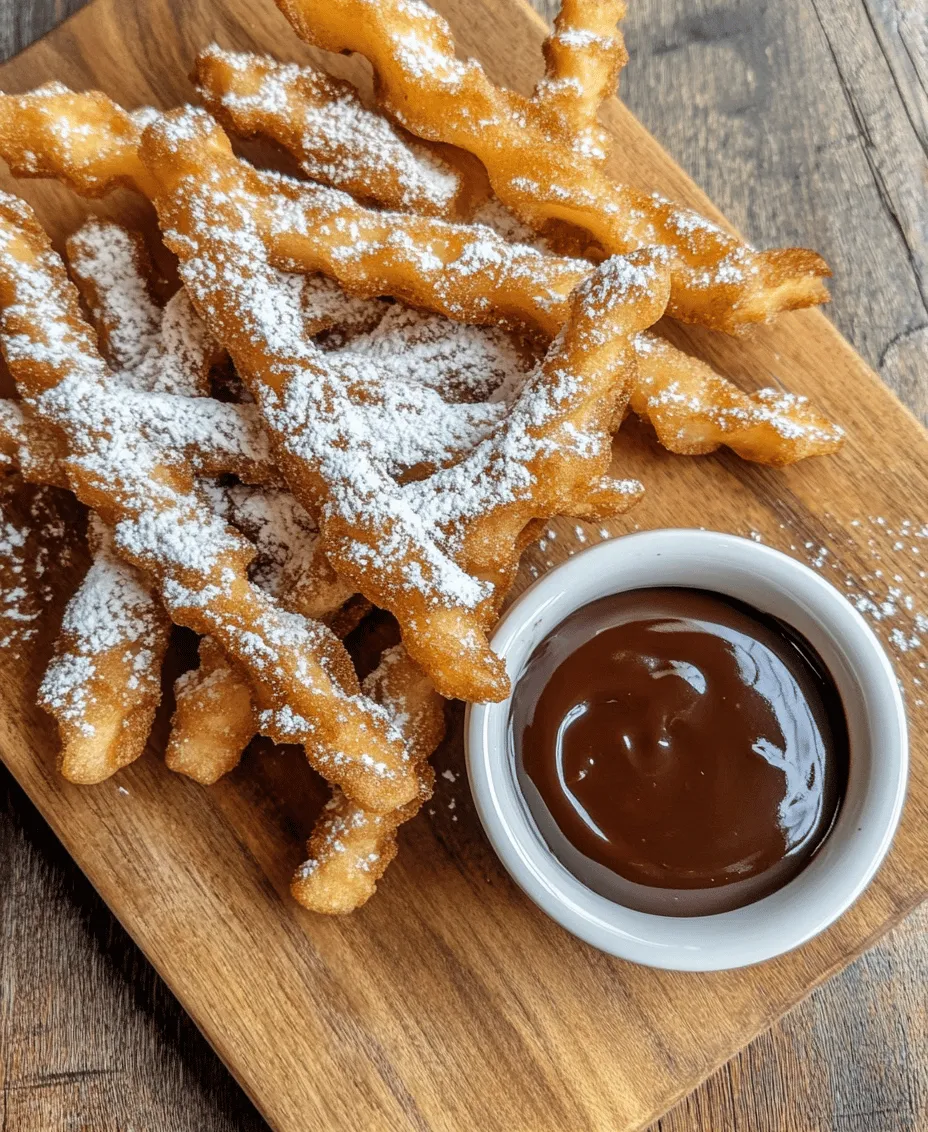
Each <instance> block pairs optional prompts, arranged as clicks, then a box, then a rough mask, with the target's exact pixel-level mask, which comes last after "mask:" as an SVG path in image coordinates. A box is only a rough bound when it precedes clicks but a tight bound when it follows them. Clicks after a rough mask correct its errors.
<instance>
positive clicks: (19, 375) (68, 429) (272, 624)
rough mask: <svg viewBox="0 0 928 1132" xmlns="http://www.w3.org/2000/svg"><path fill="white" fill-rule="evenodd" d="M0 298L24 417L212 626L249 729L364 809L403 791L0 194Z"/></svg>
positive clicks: (193, 620) (310, 637)
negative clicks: (257, 699)
mask: <svg viewBox="0 0 928 1132" xmlns="http://www.w3.org/2000/svg"><path fill="white" fill-rule="evenodd" d="M0 301H2V304H3V308H4V310H3V319H2V330H3V344H4V350H5V353H6V358H7V362H8V364H9V367H10V370H11V372H12V373H13V376H14V378H15V380H16V382H17V385H18V387H19V389H20V391H21V393H22V394H23V396H24V399H26V400H27V402H28V403H30V404H31V405H32V407H33V408H34V409H35V411H36V413H37V415H38V416H39V417H40V418H42V419H45V420H49V421H51V422H53V423H54V424H55V425H56V426H58V427H60V428H61V429H62V432H63V433H64V435H65V436H66V439H67V442H68V449H69V452H68V456H69V458H68V473H69V478H70V479H71V483H72V487H73V488H74V490H75V493H76V494H77V495H78V497H79V498H80V499H81V500H82V501H83V502H84V503H86V504H87V505H89V506H91V507H93V508H94V509H96V510H97V511H98V512H99V513H100V515H101V518H102V519H103V520H104V522H106V523H107V524H108V525H110V526H111V527H112V528H113V531H114V536H115V544H116V546H117V548H118V550H119V552H120V554H122V555H123V556H124V557H126V558H127V559H128V560H129V561H130V562H132V563H133V564H134V565H136V566H138V567H140V568H142V569H143V570H145V571H146V573H147V574H148V575H149V577H150V578H151V579H152V580H153V581H154V582H156V583H157V587H158V590H159V592H160V596H161V598H162V600H163V601H164V604H165V606H166V607H167V609H168V611H169V613H170V614H171V616H172V618H173V619H174V620H175V621H177V622H178V623H179V624H184V625H187V626H189V627H190V628H192V629H194V630H195V631H197V632H200V633H201V634H204V635H205V634H212V635H213V636H215V637H216V639H217V640H218V641H219V642H220V643H221V644H222V646H223V648H224V649H226V650H227V652H229V653H230V654H231V655H232V656H233V657H234V658H235V659H236V660H238V661H239V662H240V663H241V664H242V665H243V667H244V668H245V669H246V670H247V671H248V674H249V678H250V680H251V681H252V682H253V684H254V686H255V688H256V689H257V690H258V691H259V693H260V696H261V699H262V706H263V708H264V711H263V712H262V716H263V719H262V727H267V728H268V730H269V731H270V732H271V733H272V734H276V735H279V736H280V737H282V738H285V740H286V741H291V742H294V741H298V742H302V743H303V745H304V746H305V747H306V749H307V755H308V756H309V757H310V759H311V761H312V762H313V763H314V765H315V766H316V767H317V768H318V769H320V771H322V773H324V774H326V775H327V776H328V777H329V778H330V779H331V780H332V781H333V782H335V783H337V784H339V785H341V786H343V788H345V790H346V791H347V792H348V793H350V794H351V795H352V796H353V797H355V798H356V799H357V800H358V801H360V802H362V804H364V805H365V806H366V807H368V808H370V809H372V810H375V811H383V810H389V809H393V808H395V807H396V806H397V805H402V804H405V802H406V801H409V800H411V799H412V798H413V797H414V796H415V793H416V790H417V784H416V780H415V776H414V775H413V774H412V772H411V770H410V767H409V764H408V759H407V757H406V753H405V750H404V747H403V743H402V741H401V739H400V738H399V737H398V736H397V735H396V734H395V732H394V730H393V729H392V728H391V727H390V725H389V722H388V720H387V719H386V718H385V714H384V712H383V711H382V710H381V709H379V708H378V707H377V706H376V705H374V704H372V703H371V702H370V701H368V700H367V699H365V698H364V697H362V696H361V695H360V694H359V688H358V685H357V681H356V677H355V674H354V671H353V668H352V666H351V663H350V661H349V659H348V657H347V654H346V653H345V652H344V649H343V648H342V646H341V645H340V644H339V643H338V641H337V640H336V638H334V637H333V636H332V634H331V633H330V632H329V631H328V630H327V629H325V628H324V626H322V625H320V624H318V623H313V622H309V621H306V620H305V619H304V618H301V617H299V616H297V615H293V614H288V613H286V612H285V611H284V610H283V609H282V608H281V607H280V606H279V605H278V604H277V603H275V602H274V601H272V600H271V599H270V598H269V597H268V596H267V595H265V594H263V593H262V592H261V591H260V590H259V589H258V588H257V587H256V586H254V585H252V583H251V582H250V581H249V580H248V577H247V573H246V571H247V565H248V561H249V559H250V556H251V552H250V550H249V546H248V544H247V543H246V542H245V540H244V539H243V538H242V537H241V536H240V535H239V534H237V532H235V531H233V530H232V529H231V528H229V527H227V526H226V525H225V524H223V523H222V522H220V521H218V520H217V519H216V518H215V516H213V515H212V513H211V512H210V510H209V507H208V506H207V505H206V502H205V500H204V499H203V497H202V496H201V495H199V494H198V493H197V491H196V489H195V485H194V482H193V478H192V474H191V471H190V469H189V467H188V466H186V465H185V464H184V462H183V461H182V460H180V459H178V458H177V457H176V456H174V455H173V454H168V453H165V452H163V451H160V450H159V449H158V448H157V447H156V446H155V445H154V444H152V442H151V441H150V440H148V439H147V438H146V437H145V435H144V433H143V431H142V430H141V429H139V427H138V424H137V421H136V420H135V419H134V418H133V417H132V416H131V415H128V414H126V412H125V411H124V407H123V406H122V405H121V404H120V403H119V399H118V398H115V397H113V396H108V395H107V390H106V388H105V376H106V367H105V364H104V363H103V361H102V359H101V358H100V356H99V354H98V353H97V350H96V345H95V343H94V342H93V340H92V336H91V334H90V332H89V330H88V328H87V327H86V326H85V324H84V323H83V321H82V320H81V317H80V311H79V307H78V303H77V296H76V294H75V292H74V291H73V288H72V286H71V284H70V283H69V281H68V280H67V277H66V275H65V272H64V268H63V265H62V264H61V261H60V260H59V259H58V258H57V256H56V255H55V254H54V252H53V251H52V250H51V247H50V244H49V241H48V237H47V236H46V235H45V233H44V232H43V231H42V229H41V227H40V226H39V224H38V222H37V221H36V219H35V216H34V214H33V213H32V211H31V209H29V208H28V206H26V205H25V204H24V203H23V202H21V201H18V200H17V199H16V198H14V197H10V196H8V195H6V194H4V195H3V196H2V197H0Z"/></svg>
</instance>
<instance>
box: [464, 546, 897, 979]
mask: <svg viewBox="0 0 928 1132" xmlns="http://www.w3.org/2000/svg"><path fill="white" fill-rule="evenodd" d="M647 586H691V587H694V588H698V589H705V590H712V591H714V592H716V593H720V594H727V595H729V596H731V597H734V598H738V599H740V600H741V601H744V602H747V603H748V604H749V605H752V606H754V607H755V608H756V609H759V610H761V611H762V612H765V613H769V614H772V615H774V616H776V617H779V618H781V619H782V620H783V621H785V622H787V624H789V625H792V626H793V627H794V628H795V629H797V630H798V631H799V632H800V633H801V634H802V635H803V636H804V637H806V638H807V639H808V640H809V641H810V643H811V644H812V645H813V646H814V647H815V649H816V650H817V651H818V653H819V654H820V655H821V657H822V659H823V660H824V662H825V664H826V665H827V667H828V668H829V670H830V671H831V674H832V676H833V677H834V680H835V682H836V684H837V686H838V690H839V692H840V693H841V698H842V700H843V702H844V708H845V712H846V715H847V723H848V733H849V736H850V745H851V751H850V773H849V781H848V786H847V792H846V794H845V797H844V801H843V803H842V806H841V809H840V812H839V815H838V820H837V822H836V823H835V826H834V828H833V829H832V831H831V833H830V835H829V836H828V838H827V840H826V841H825V842H824V844H823V845H822V847H821V848H820V849H819V851H818V853H817V854H816V855H815V857H814V858H813V859H812V861H811V862H810V863H809V865H808V866H807V867H806V868H805V869H804V870H803V871H802V872H801V873H800V874H799V875H798V876H797V877H796V878H795V879H794V880H792V881H791V882H790V883H789V884H787V885H785V886H784V887H783V888H781V889H779V891H777V892H774V893H773V894H772V895H770V896H767V897H765V898H764V899H762V900H759V901H757V902H756V903H754V904H749V905H747V906H746V907H743V908H737V909H735V910H734V911H731V912H722V913H719V914H717V915H712V916H696V917H675V916H656V915H650V914H648V913H644V912H637V911H633V910H632V909H629V908H624V907H622V906H621V905H619V904H616V903H614V902H613V901H611V900H608V899H606V898H605V897H604V896H600V895H599V894H598V893H596V892H593V891H592V890H591V889H589V888H587V887H586V886H585V885H584V884H582V883H581V882H580V881H579V880H577V879H576V877H574V876H573V874H571V873H570V872H568V871H567V869H566V868H564V866H563V865H562V864H561V863H560V862H559V861H558V860H557V859H556V858H555V857H554V855H553V854H552V853H551V851H550V849H549V848H548V847H547V845H546V844H545V842H544V841H543V839H542V837H541V835H540V833H539V832H538V830H537V828H536V826H535V823H534V821H533V819H532V817H531V815H530V813H529V810H528V807H527V805H526V803H525V801H524V799H523V796H522V793H521V791H520V789H519V785H518V782H517V779H516V771H515V765H514V759H513V757H512V755H511V753H510V750H509V745H508V741H507V726H508V719H509V709H510V701H509V700H505V701H503V702H502V703H498V704H475V705H472V706H471V708H470V709H469V712H468V719H467V726H466V741H467V768H468V774H469V776H470V783H471V789H472V790H473V794H474V800H475V802H476V805H477V810H478V812H479V814H480V818H481V821H482V822H483V826H484V829H485V830H486V832H487V835H488V836H489V838H490V841H491V842H492V843H493V847H494V848H495V849H496V852H497V853H498V854H499V856H500V858H501V859H502V861H503V864H504V865H505V866H506V868H507V869H508V870H509V872H510V873H511V875H512V877H513V878H514V880H515V881H516V882H517V883H518V884H519V885H520V886H521V888H522V889H524V891H525V892H526V893H527V894H528V895H529V896H530V897H531V898H532V900H534V901H535V903H536V904H538V905H539V906H540V907H541V908H543V909H544V911H546V912H547V913H548V915H550V916H552V917H553V918H554V919H555V920H557V921H558V922H559V923H560V924H562V925H563V926H564V927H565V928H567V930H568V931H571V932H573V933H574V934H575V935H577V936H579V937H580V938H581V939H584V940H586V941H587V943H591V944H592V945H593V946H594V947H598V948H601V949H602V950H603V951H607V952H609V953H610V954H612V955H618V956H620V957H622V958H623V959H629V960H632V961H634V962H636V963H645V964H648V965H649V966H652V967H666V968H670V969H674V970H685V971H718V970H724V969H726V968H731V967H742V966H746V965H748V964H750V963H759V962H761V961H762V960H765V959H771V958H772V957H773V956H775V955H781V954H782V953H783V952H785V951H789V950H790V949H792V948H794V947H798V946H799V945H800V944H802V943H804V942H805V941H806V940H809V939H811V938H812V937H813V936H814V935H817V934H818V933H819V932H821V931H822V930H823V929H824V928H826V927H828V925H829V924H831V923H833V921H834V920H836V919H837V918H838V917H839V916H840V915H841V914H842V913H843V912H844V911H846V910H847V908H848V907H850V905H851V904H852V903H853V902H854V901H855V900H856V899H857V897H858V896H859V895H860V894H861V892H863V890H864V889H865V888H866V886H867V884H868V883H869V882H870V880H871V879H872V877H873V875H874V873H875V872H876V870H877V868H878V867H879V865H880V862H881V861H882V860H883V858H884V856H885V855H886V852H887V850H888V849H889V846H890V843H891V841H892V838H893V834H894V833H895V830H896V826H897V825H898V823H899V815H900V813H901V810H902V803H903V799H904V797H905V787H906V777H907V773H908V746H907V736H906V720H905V708H904V706H903V703H902V696H901V695H900V692H899V687H898V684H897V681H896V676H895V674H894V672H893V670H892V667H891V665H890V663H889V660H888V659H887V657H886V654H885V653H884V652H883V649H882V647H881V646H880V643H879V641H878V640H877V639H876V637H875V636H874V635H873V633H872V632H871V630H870V628H869V627H868V626H867V624H866V622H865V621H864V620H863V618H862V617H861V616H860V614H859V613H857V612H856V610H855V609H854V608H853V607H852V606H851V605H850V604H849V603H848V601H847V600H846V599H845V598H844V597H843V596H842V595H841V594H840V593H839V592H838V591H837V590H836V589H835V588H834V587H833V586H832V585H830V584H829V583H828V582H826V581H825V579H824V578H822V577H821V576H820V575H819V574H817V573H815V571H813V570H810V569H809V568H808V567H807V566H804V565H803V564H802V563H801V562H797V561H796V560H795V559H793V558H790V557H788V556H787V555H785V554H781V553H780V552H779V551H777V550H773V549H771V548H770V547H767V546H762V545H759V544H758V543H755V542H751V541H749V540H747V539H742V538H737V537H735V536H734V535H726V534H719V533H716V532H711V531H696V530H661V531H646V532H642V533H641V534H634V535H627V536H625V537H624V538H618V539H613V540H611V541H608V542H603V543H599V544H598V545H597V546H593V547H591V548H590V549H589V550H586V551H584V552H583V553H582V554H578V555H576V556H575V557H573V558H570V559H569V560H568V561H567V562H565V563H564V564H563V565H561V566H559V567H557V568H555V569H553V570H551V571H550V572H549V573H548V574H546V575H544V577H542V578H540V579H539V580H538V581H537V582H536V583H535V584H534V585H533V586H532V587H531V588H530V589H528V590H527V591H526V592H525V593H524V594H523V595H522V596H521V597H520V598H519V599H518V601H516V602H515V604H514V605H513V606H512V607H511V608H510V609H509V611H508V613H507V614H506V616H505V617H504V618H503V619H502V621H501V622H500V624H499V626H498V628H497V630H496V632H495V633H494V635H493V647H494V649H495V650H496V652H497V653H499V655H500V656H502V657H503V658H504V659H505V661H506V666H507V669H508V672H509V676H510V679H511V680H512V682H513V686H515V683H516V681H517V680H518V679H519V675H520V673H521V671H522V669H523V667H524V665H525V664H526V662H527V661H528V659H529V657H530V656H531V654H532V652H533V651H534V649H535V647H536V646H537V645H538V644H539V643H540V642H541V641H542V640H543V639H544V638H545V637H546V636H547V635H548V634H549V633H550V632H551V630H552V629H554V628H555V627H556V626H557V625H559V624H560V623H561V622H562V621H563V620H564V619H565V618H566V617H567V616H568V615H569V614H571V613H573V611H574V610H575V609H579V608H580V607H581V606H583V605H587V604H588V603H589V602H591V601H595V600H596V599H597V598H600V597H605V596H607V595H608V594H613V593H618V592H621V591H623V590H633V589H641V588H643V587H647Z"/></svg>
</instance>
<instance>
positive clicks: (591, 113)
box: [532, 0, 628, 160]
mask: <svg viewBox="0 0 928 1132" xmlns="http://www.w3.org/2000/svg"><path fill="white" fill-rule="evenodd" d="M625 12H626V3H625V0H561V9H560V11H559V12H558V14H557V16H556V17H555V19H554V30H553V31H552V32H551V34H550V35H549V36H548V38H547V39H546V40H545V41H544V44H543V45H542V49H541V50H542V54H543V55H544V58H545V75H544V78H542V79H541V80H540V81H539V83H538V85H537V86H536V87H535V93H534V95H533V96H532V102H533V104H534V105H536V106H538V107H539V108H541V107H544V109H545V110H547V111H548V112H549V113H551V114H554V115H556V116H557V118H558V119H559V124H561V125H562V126H563V127H564V128H565V129H566V130H567V131H568V132H569V133H570V134H571V135H572V136H573V138H574V139H575V142H574V148H577V146H578V145H579V147H580V148H581V150H582V152H583V153H584V154H586V155H587V156H588V157H590V158H594V159H600V160H605V158H606V156H607V155H608V153H609V149H610V143H611V138H610V136H609V134H608V132H607V131H605V130H604V129H603V128H602V127H601V126H600V125H599V124H598V122H597V120H596V114H597V112H598V110H599V107H600V106H601V105H602V103H603V102H604V101H605V100H606V99H607V98H608V97H609V96H610V95H611V94H614V93H615V89H616V86H617V84H618V81H619V72H620V71H621V70H622V68H623V67H624V66H625V64H626V63H627V62H628V52H627V51H626V50H625V41H624V40H623V38H622V34H621V32H620V31H619V29H618V24H619V23H620V21H621V20H623V19H624V18H625Z"/></svg>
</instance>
